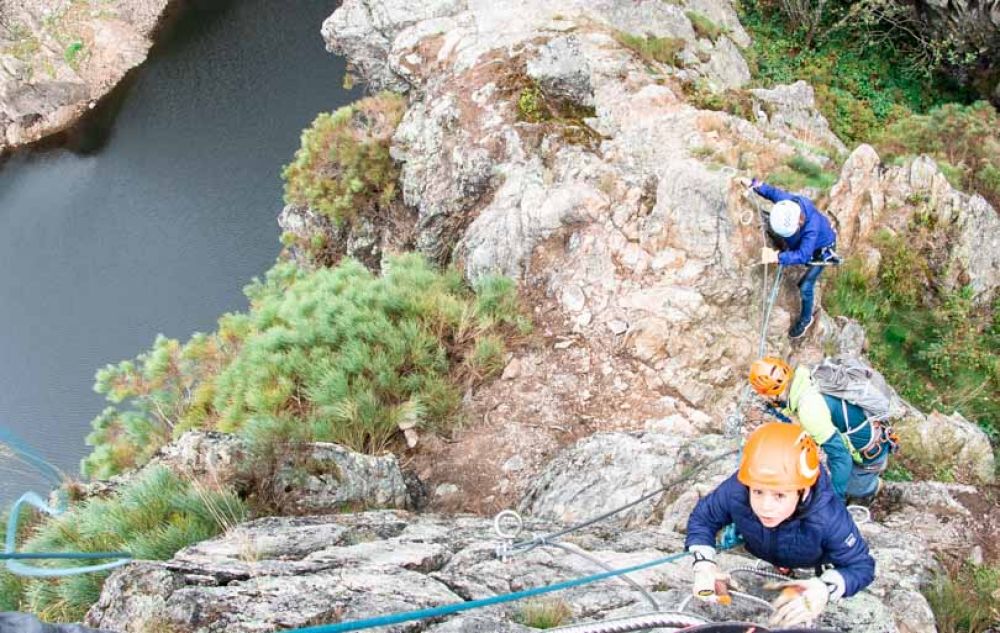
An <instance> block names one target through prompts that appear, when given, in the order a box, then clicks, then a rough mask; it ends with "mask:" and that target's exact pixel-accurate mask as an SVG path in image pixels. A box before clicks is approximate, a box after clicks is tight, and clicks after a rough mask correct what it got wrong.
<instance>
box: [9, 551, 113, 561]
mask: <svg viewBox="0 0 1000 633" xmlns="http://www.w3.org/2000/svg"><path fill="white" fill-rule="evenodd" d="M130 556H131V554H129V553H128V552H76V553H74V552H14V553H6V552H5V553H3V554H0V560H50V559H51V560H67V559H68V560H94V559H99V558H124V557H130Z"/></svg>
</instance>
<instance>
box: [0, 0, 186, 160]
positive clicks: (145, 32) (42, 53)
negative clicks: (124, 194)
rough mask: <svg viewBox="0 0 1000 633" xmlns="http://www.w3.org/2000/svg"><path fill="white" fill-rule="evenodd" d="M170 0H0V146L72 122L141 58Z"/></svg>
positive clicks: (15, 143)
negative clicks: (0, 20)
mask: <svg viewBox="0 0 1000 633" xmlns="http://www.w3.org/2000/svg"><path fill="white" fill-rule="evenodd" d="M173 4H175V3H174V2H172V1H171V0H111V1H110V2H101V3H100V6H96V5H94V4H93V3H86V2H83V3H81V2H70V1H69V0H0V15H2V16H3V18H4V24H3V26H4V27H5V28H4V29H2V30H0V153H3V151H5V150H6V149H9V148H13V147H17V146H18V145H22V144H25V143H30V142H32V141H35V140H37V139H40V138H42V137H44V136H47V135H49V134H53V133H55V132H59V131H61V130H63V129H65V128H66V127H68V126H70V125H72V124H73V123H75V122H76V121H77V119H78V118H79V117H80V115H81V114H82V113H83V112H85V111H86V110H87V109H88V108H90V107H93V104H94V102H95V101H96V100H97V99H100V98H101V97H102V96H104V95H105V94H107V93H108V92H110V91H111V89H112V88H114V87H115V85H117V84H118V82H119V81H120V80H121V79H122V78H123V77H124V76H125V74H126V73H127V72H128V71H129V70H130V69H132V68H134V67H135V66H137V65H139V64H141V63H142V62H143V61H145V59H146V53H147V52H148V51H149V48H150V46H151V45H152V39H151V38H152V35H153V33H154V31H155V30H156V28H157V25H158V24H159V23H160V20H161V18H162V17H163V16H164V14H165V13H166V12H167V11H168V10H169V8H170V7H171V5H173Z"/></svg>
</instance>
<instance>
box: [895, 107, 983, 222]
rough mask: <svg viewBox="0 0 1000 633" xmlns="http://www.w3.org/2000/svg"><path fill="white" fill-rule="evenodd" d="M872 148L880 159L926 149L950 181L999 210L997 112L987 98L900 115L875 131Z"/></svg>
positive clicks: (924, 151) (916, 152)
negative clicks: (981, 197) (977, 195)
mask: <svg viewBox="0 0 1000 633" xmlns="http://www.w3.org/2000/svg"><path fill="white" fill-rule="evenodd" d="M878 148H879V150H880V152H881V153H882V154H883V156H885V157H886V159H892V158H893V157H896V156H900V155H905V154H919V153H927V154H930V155H931V156H933V157H934V158H935V159H937V161H938V165H939V166H940V167H941V170H942V172H943V173H944V174H945V175H946V176H947V177H948V179H949V180H950V181H952V184H954V185H955V186H956V187H960V188H962V189H967V190H971V191H975V192H977V193H979V194H981V195H982V196H983V197H984V198H986V199H987V200H989V201H990V202H991V203H992V204H993V206H994V208H997V209H1000V169H998V167H997V166H998V165H1000V116H998V115H997V111H996V109H994V108H993V106H991V105H990V104H989V103H986V102H985V101H979V102H977V103H974V104H972V105H969V106H962V105H959V104H954V103H950V104H947V105H943V106H940V107H937V108H933V109H931V111H930V112H928V113H927V114H914V115H911V116H908V117H905V118H902V119H900V120H898V121H896V122H895V123H893V124H892V125H890V126H888V127H887V128H886V129H885V131H884V132H883V133H882V134H881V135H880V136H879V138H878Z"/></svg>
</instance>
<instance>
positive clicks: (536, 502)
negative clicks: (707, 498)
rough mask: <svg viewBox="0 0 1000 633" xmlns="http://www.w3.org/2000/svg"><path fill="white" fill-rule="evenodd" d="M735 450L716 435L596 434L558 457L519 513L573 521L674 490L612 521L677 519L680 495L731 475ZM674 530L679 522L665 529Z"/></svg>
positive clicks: (536, 482)
mask: <svg viewBox="0 0 1000 633" xmlns="http://www.w3.org/2000/svg"><path fill="white" fill-rule="evenodd" d="M734 449H735V446H734V445H733V444H732V443H731V442H728V441H727V440H725V438H723V437H721V436H718V435H706V436H702V437H699V438H697V439H690V438H686V437H677V436H674V435H667V434H660V433H641V434H626V433H598V434H595V435H592V436H590V437H588V438H586V439H584V440H581V441H580V442H578V443H577V444H576V445H574V446H572V447H570V448H568V449H566V450H564V451H563V452H562V453H560V454H559V455H557V456H556V457H555V458H554V459H553V460H552V461H551V462H550V463H549V464H548V466H547V467H546V468H545V470H544V471H543V472H542V473H541V475H540V476H539V477H538V478H537V479H536V480H535V483H534V485H533V486H532V487H531V488H530V489H529V490H528V492H527V494H525V496H524V498H523V499H522V501H521V504H520V510H521V511H522V512H525V513H527V514H530V515H531V516H532V517H535V518H538V519H545V520H551V521H558V522H565V523H572V522H577V521H583V520H586V519H589V518H591V517H594V516H598V515H600V514H603V513H604V512H606V511H608V510H611V509H614V508H617V507H618V506H621V505H624V504H626V503H629V502H631V501H633V500H635V499H638V498H639V497H642V496H644V495H646V494H647V493H652V492H654V491H656V490H659V489H661V488H663V487H664V486H669V488H668V489H667V490H666V492H665V495H664V497H663V498H662V499H661V498H660V497H657V496H653V497H652V498H650V499H648V500H646V501H645V502H643V503H641V504H638V505H636V506H635V507H633V508H631V509H630V510H628V511H627V512H624V513H622V514H620V515H617V516H615V517H613V518H612V519H611V521H612V522H613V523H614V524H618V525H642V524H646V523H649V522H650V521H651V520H652V517H653V514H654V509H656V510H658V511H659V512H660V513H662V514H664V515H666V516H668V517H676V515H677V512H675V511H673V510H674V508H673V506H674V504H675V503H680V504H681V505H683V506H685V507H686V506H687V505H688V504H687V503H686V502H681V501H678V500H677V498H678V496H681V493H682V491H684V495H688V492H689V491H693V490H699V489H702V488H707V489H710V486H711V485H713V484H716V483H718V482H719V481H720V480H721V479H722V478H724V477H726V476H728V475H730V474H732V473H733V471H734V470H735V464H736V454H735V452H734ZM713 460H714V461H713ZM709 462H711V463H709ZM701 464H706V465H705V467H704V469H699V470H697V471H696V472H694V473H692V474H691V475H688V476H685V472H686V471H687V469H690V468H697V467H698V466H699V465H701ZM677 479H683V481H676V482H675V480H677ZM671 484H673V485H671ZM699 485H702V487H701V488H699ZM691 506H692V507H693V504H691ZM675 525H676V521H675V523H674V525H669V526H668V527H671V528H673V527H674V526H675Z"/></svg>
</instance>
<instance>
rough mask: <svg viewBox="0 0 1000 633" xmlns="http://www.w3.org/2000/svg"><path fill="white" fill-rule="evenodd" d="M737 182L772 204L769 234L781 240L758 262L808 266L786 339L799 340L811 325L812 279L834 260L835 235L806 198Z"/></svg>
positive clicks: (763, 185) (765, 250)
mask: <svg viewBox="0 0 1000 633" xmlns="http://www.w3.org/2000/svg"><path fill="white" fill-rule="evenodd" d="M740 183H741V184H743V185H745V186H747V187H749V188H750V189H751V190H752V191H753V192H754V193H756V194H757V195H759V196H762V197H764V198H767V199H768V200H770V201H771V202H774V203H775V204H774V206H773V207H771V213H770V216H769V218H768V224H769V226H770V228H771V232H772V233H773V234H774V235H776V236H777V237H778V238H780V239H781V242H782V245H783V247H782V249H781V251H780V252H778V251H776V250H774V249H772V248H768V247H767V246H765V247H764V248H763V249H762V250H761V255H760V261H761V263H762V264H778V265H780V266H797V265H805V266H807V267H808V268H807V270H806V273H805V274H804V275H802V278H801V279H799V282H798V283H799V294H800V296H801V298H802V307H801V309H800V310H799V318H798V320H797V321H796V322H795V323H794V324H793V325H792V328H791V329H790V330H789V331H788V336H789V337H791V338H801V337H802V336H805V333H806V330H807V329H809V326H810V325H812V322H813V302H814V299H815V295H816V280H818V279H819V276H820V275H822V274H823V265H822V264H823V263H825V262H831V261H837V254H836V253H835V252H834V249H835V247H836V243H837V233H836V232H835V231H834V230H833V227H832V226H831V225H830V221H829V220H828V219H827V218H826V216H825V215H823V214H822V213H820V212H819V210H818V209H816V205H814V204H813V202H812V200H810V199H809V198H807V197H805V196H800V195H798V194H793V193H788V192H787V191H784V190H783V189H779V188H777V187H775V186H772V185H769V184H767V183H764V182H761V181H759V180H757V179H756V178H754V179H752V180H751V179H747V178H741V179H740Z"/></svg>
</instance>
